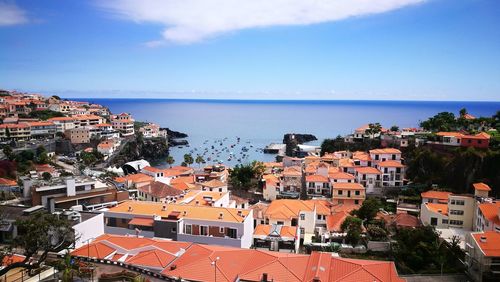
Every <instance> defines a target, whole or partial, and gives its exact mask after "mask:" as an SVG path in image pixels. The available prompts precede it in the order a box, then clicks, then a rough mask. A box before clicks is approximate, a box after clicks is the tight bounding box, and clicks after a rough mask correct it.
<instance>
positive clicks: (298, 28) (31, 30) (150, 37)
mask: <svg viewBox="0 0 500 282" xmlns="http://www.w3.org/2000/svg"><path fill="white" fill-rule="evenodd" d="M498 15H500V1H496V0H310V1H303V0H272V1H269V0H106V1H98V0H86V1H84V0H74V1H66V0H44V1H40V0H18V1H14V0H0V88H3V89H10V90H19V91H27V92H38V93H42V94H49V95H52V94H57V95H60V96H63V97H67V98H73V97H81V98H86V97H93V98H204V99H328V100H330V99H331V100H438V101H441V100H443V101H500V28H499V27H500V17H499V16H498Z"/></svg>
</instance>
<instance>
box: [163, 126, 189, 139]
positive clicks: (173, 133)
mask: <svg viewBox="0 0 500 282" xmlns="http://www.w3.org/2000/svg"><path fill="white" fill-rule="evenodd" d="M160 130H166V131H167V133H168V138H169V139H178V138H186V137H188V135H187V134H186V133H182V132H179V131H174V130H171V129H170V128H160Z"/></svg>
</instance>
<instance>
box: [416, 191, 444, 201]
mask: <svg viewBox="0 0 500 282" xmlns="http://www.w3.org/2000/svg"><path fill="white" fill-rule="evenodd" d="M450 195H451V192H446V191H434V190H429V191H427V192H422V193H421V194H420V197H422V198H429V199H438V200H444V201H448V196H450Z"/></svg>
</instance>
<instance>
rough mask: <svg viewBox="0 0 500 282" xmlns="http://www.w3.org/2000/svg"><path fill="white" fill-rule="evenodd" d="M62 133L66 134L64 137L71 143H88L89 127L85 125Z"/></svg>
mask: <svg viewBox="0 0 500 282" xmlns="http://www.w3.org/2000/svg"><path fill="white" fill-rule="evenodd" d="M64 135H66V138H68V139H69V140H70V142H71V143H72V144H87V143H90V137H91V133H90V129H88V128H85V127H81V128H73V129H68V130H66V132H65V133H64Z"/></svg>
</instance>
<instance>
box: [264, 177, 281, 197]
mask: <svg viewBox="0 0 500 282" xmlns="http://www.w3.org/2000/svg"><path fill="white" fill-rule="evenodd" d="M262 182H263V186H262V191H263V193H262V194H263V195H262V196H263V197H264V199H265V200H267V201H274V200H276V199H277V198H278V195H279V194H280V193H281V192H282V190H281V189H280V179H279V178H278V177H277V176H276V175H273V174H266V175H263V176H262Z"/></svg>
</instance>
